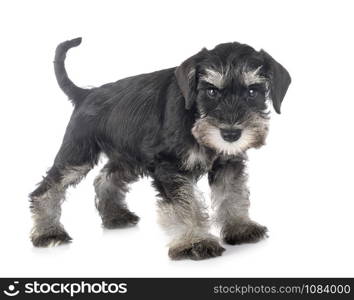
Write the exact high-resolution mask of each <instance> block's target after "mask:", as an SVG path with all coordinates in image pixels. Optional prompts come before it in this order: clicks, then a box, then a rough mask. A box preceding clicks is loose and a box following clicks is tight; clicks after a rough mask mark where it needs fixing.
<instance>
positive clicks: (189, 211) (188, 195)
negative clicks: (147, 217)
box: [154, 169, 225, 260]
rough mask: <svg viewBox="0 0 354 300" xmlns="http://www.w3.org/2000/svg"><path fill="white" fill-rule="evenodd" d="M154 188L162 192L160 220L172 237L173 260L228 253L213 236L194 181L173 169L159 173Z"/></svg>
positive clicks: (203, 257) (171, 253) (170, 249)
mask: <svg viewBox="0 0 354 300" xmlns="http://www.w3.org/2000/svg"><path fill="white" fill-rule="evenodd" d="M154 186H155V188H156V189H157V190H158V191H159V195H160V197H161V200H160V201H159V203H158V205H159V221H160V224H161V225H162V226H163V228H164V229H165V230H166V231H167V232H168V233H169V234H171V235H172V241H171V243H170V244H169V246H170V248H169V256H170V257H171V258H172V259H193V260H200V259H205V258H210V257H216V256H220V255H221V254H222V252H223V251H224V250H225V249H224V248H223V247H221V246H220V244H219V242H218V238H217V237H215V236H213V235H211V234H210V233H209V232H208V230H209V217H208V214H207V212H206V210H205V208H204V205H203V202H202V201H201V200H202V199H200V197H201V195H199V193H198V191H197V190H196V187H195V182H194V180H193V178H190V177H189V176H187V175H184V174H180V173H178V172H174V171H171V170H166V169H164V170H158V171H157V172H155V174H154Z"/></svg>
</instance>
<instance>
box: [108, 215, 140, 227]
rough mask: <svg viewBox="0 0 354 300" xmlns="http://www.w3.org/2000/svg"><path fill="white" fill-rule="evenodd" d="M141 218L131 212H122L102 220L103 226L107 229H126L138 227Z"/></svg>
mask: <svg viewBox="0 0 354 300" xmlns="http://www.w3.org/2000/svg"><path fill="white" fill-rule="evenodd" d="M139 220H140V218H139V217H138V216H137V215H136V214H134V213H133V212H131V211H124V212H120V213H119V214H117V215H115V216H106V217H103V218H102V225H103V227H105V228H107V229H116V228H125V227H131V226H134V225H136V224H137V223H138V222H139Z"/></svg>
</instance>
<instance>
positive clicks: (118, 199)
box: [30, 38, 291, 260]
mask: <svg viewBox="0 0 354 300" xmlns="http://www.w3.org/2000/svg"><path fill="white" fill-rule="evenodd" d="M80 43H81V38H77V39H73V40H70V41H66V42H63V43H61V44H59V46H58V47H57V50H56V54H55V61H54V67H55V74H56V78H57V81H58V84H59V86H60V88H61V89H62V90H63V91H64V92H65V94H66V95H67V96H68V97H69V98H70V100H71V101H72V103H73V105H74V111H73V114H72V116H71V119H70V121H69V124H68V126H67V129H66V132H65V135H64V139H63V142H62V145H61V147H60V149H59V152H58V154H57V155H56V158H55V160H54V163H53V166H52V167H51V168H50V169H49V171H48V172H47V174H46V176H45V177H44V178H43V181H42V182H41V183H40V184H39V185H38V187H37V189H36V190H35V191H34V192H32V193H31V194H30V200H31V211H32V214H33V220H34V227H33V230H32V233H31V240H32V243H33V245H34V246H38V247H46V246H51V245H59V244H62V243H67V242H70V241H71V237H70V236H69V235H68V233H67V232H66V231H65V229H64V227H63V225H62V224H61V223H60V215H61V204H62V202H63V201H64V198H65V191H66V189H67V188H68V187H69V186H72V185H76V184H78V183H79V182H80V180H81V179H83V178H84V177H85V176H86V174H87V173H88V172H89V171H90V170H91V169H92V168H93V167H94V166H95V165H96V164H97V162H98V159H99V156H100V154H102V153H104V154H105V155H106V156H107V157H108V162H107V164H106V165H105V166H104V168H103V169H102V170H101V172H100V173H99V175H98V176H97V178H96V179H95V181H94V187H95V192H96V202H95V203H96V207H97V210H98V212H99V214H100V216H101V218H102V221H103V226H104V227H105V228H122V227H126V226H132V225H135V224H136V223H137V222H138V221H139V217H138V216H137V215H135V214H134V213H133V212H131V211H130V210H129V209H128V206H127V204H126V202H125V194H126V193H127V191H128V186H129V184H131V183H133V182H134V181H136V180H137V179H138V178H139V177H141V176H147V175H148V176H150V177H151V178H152V180H153V186H154V187H155V188H156V190H157V191H158V195H159V202H158V207H159V219H160V224H161V225H162V226H163V227H164V228H165V229H166V231H167V232H168V233H170V234H171V235H172V239H171V243H170V244H169V256H170V257H171V258H172V259H184V258H188V259H194V260H199V259H205V258H210V257H216V256H220V255H221V254H222V253H223V251H224V250H225V249H224V248H223V247H222V246H221V245H220V242H219V239H218V238H217V237H215V236H213V235H212V234H210V233H209V226H210V224H211V220H212V221H214V222H215V223H216V224H217V225H218V226H219V228H220V235H221V239H222V241H223V242H224V243H227V244H230V245H235V244H241V243H250V242H256V241H258V240H260V239H262V238H264V237H265V236H266V232H267V228H266V227H264V226H261V225H259V224H258V223H256V222H254V221H252V220H251V219H250V217H249V214H248V209H249V206H250V201H249V192H248V189H247V186H246V181H247V175H246V172H245V161H246V158H247V157H246V155H245V152H246V151H247V150H248V149H249V148H252V147H253V148H259V147H261V146H262V145H263V144H264V143H265V139H266V136H267V133H268V121H269V110H268V104H269V103H272V104H273V107H274V109H275V111H276V112H277V113H280V106H281V103H282V100H283V98H284V96H285V93H286V91H287V89H288V86H289V84H290V81H291V79H290V75H289V73H288V71H287V70H286V69H285V68H284V67H283V66H282V65H280V64H279V63H278V62H276V61H275V60H274V59H273V58H272V57H271V56H270V55H269V54H268V53H267V52H265V51H263V50H261V51H256V50H254V49H253V48H252V47H250V46H248V45H245V44H240V43H237V42H234V43H225V44H220V45H218V46H216V47H215V48H214V49H212V50H207V49H205V48H204V49H202V50H201V51H200V52H199V53H197V54H195V55H194V56H192V57H190V58H189V59H187V60H186V61H184V62H183V63H182V64H181V65H180V66H178V67H175V68H170V69H166V70H161V71H157V72H153V73H149V74H142V75H137V76H133V77H129V78H125V79H122V80H119V81H117V82H114V83H108V84H105V85H103V86H101V87H98V88H92V89H84V88H80V87H77V86H76V85H75V84H74V83H73V82H72V81H71V80H70V79H69V77H68V75H67V73H66V70H65V66H64V60H65V57H66V52H67V51H68V50H69V49H70V48H72V47H76V46H78V45H79V44H80ZM204 174H208V179H209V184H210V187H211V195H212V207H213V208H214V210H215V212H214V213H215V217H214V218H209V216H208V214H207V212H206V207H205V205H204V202H203V200H202V199H201V195H200V193H198V190H197V189H196V183H197V181H198V179H199V178H200V177H201V176H203V175H204Z"/></svg>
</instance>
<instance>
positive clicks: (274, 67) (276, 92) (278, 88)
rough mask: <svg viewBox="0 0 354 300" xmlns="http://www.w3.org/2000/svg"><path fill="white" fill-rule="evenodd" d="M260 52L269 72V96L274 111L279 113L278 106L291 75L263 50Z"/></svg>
mask: <svg viewBox="0 0 354 300" xmlns="http://www.w3.org/2000/svg"><path fill="white" fill-rule="evenodd" d="M260 52H261V54H262V55H263V57H264V60H265V62H266V63H267V64H268V69H269V72H270V74H269V77H270V96H271V99H272V102H273V106H274V109H275V111H276V112H277V113H278V114H280V106H281V103H282V101H283V99H284V97H285V94H286V91H287V90H288V87H289V85H290V83H291V77H290V74H289V72H288V71H287V70H286V69H285V68H284V67H283V66H282V65H281V64H280V63H278V62H277V61H276V60H275V59H274V58H273V57H271V56H270V55H269V54H268V53H267V52H265V51H264V50H261V51H260Z"/></svg>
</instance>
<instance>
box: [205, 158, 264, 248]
mask: <svg viewBox="0 0 354 300" xmlns="http://www.w3.org/2000/svg"><path fill="white" fill-rule="evenodd" d="M247 177H248V176H247V174H246V172H245V171H244V165H243V161H242V160H241V161H237V162H234V163H232V164H231V163H229V164H225V165H223V166H222V167H220V168H219V169H218V172H217V174H215V178H214V181H213V183H212V184H211V199H212V206H213V208H214V209H215V217H214V221H215V223H216V224H217V225H218V226H219V227H220V228H221V235H222V238H223V240H224V242H226V243H228V244H233V245H234V244H241V243H249V242H256V241H258V240H260V239H262V238H264V237H265V236H266V232H267V228H266V227H264V226H261V225H259V224H257V223H256V222H254V221H252V220H251V219H250V217H249V207H250V200H249V190H248V188H247V185H246V183H247Z"/></svg>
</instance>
